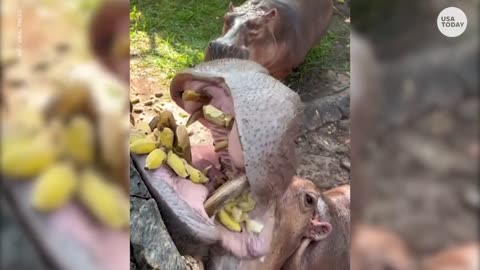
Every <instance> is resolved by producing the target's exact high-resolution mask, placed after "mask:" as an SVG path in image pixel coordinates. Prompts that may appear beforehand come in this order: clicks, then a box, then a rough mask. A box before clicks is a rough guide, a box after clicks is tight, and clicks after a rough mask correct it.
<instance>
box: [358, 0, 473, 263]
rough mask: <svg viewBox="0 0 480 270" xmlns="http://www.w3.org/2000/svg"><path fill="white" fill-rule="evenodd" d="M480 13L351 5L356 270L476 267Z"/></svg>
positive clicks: (439, 5)
mask: <svg viewBox="0 0 480 270" xmlns="http://www.w3.org/2000/svg"><path fill="white" fill-rule="evenodd" d="M478 5H479V2H478V1H395V0H392V1H361V0H358V1H353V2H352V7H351V12H352V25H353V28H354V32H355V33H354V34H355V38H352V43H351V46H352V51H351V65H352V70H351V72H352V79H351V83H352V103H351V107H352V188H353V195H352V196H353V199H352V200H353V202H352V218H353V220H352V221H353V224H354V230H355V231H354V232H355V233H354V236H353V247H352V269H478V267H479V257H478V256H479V255H478V254H479V250H478V243H479V242H478V225H479V223H478V222H479V217H478V211H479V208H480V194H479V189H478V188H479V186H478V185H479V182H478V181H479V173H478V172H479V171H478V164H479V162H478V159H479V153H480V147H479V123H480V122H479V119H478V118H479V99H478V97H479V96H478V95H479V88H478V87H479V84H478V78H479V77H478V74H479V66H478V64H479V62H478V60H479V59H478V57H479V53H478V52H479V51H478V48H479V47H478V42H479V39H478V10H479V9H478V7H479V6H478ZM452 6H453V7H458V8H460V9H461V10H463V11H464V12H465V14H466V16H467V19H468V25H467V28H466V31H465V32H464V33H463V34H462V35H461V36H459V37H456V38H451V37H450V38H449V37H446V36H444V35H443V34H441V33H440V31H439V29H438V28H437V17H438V15H439V13H440V12H441V11H442V10H443V9H444V8H447V7H452Z"/></svg>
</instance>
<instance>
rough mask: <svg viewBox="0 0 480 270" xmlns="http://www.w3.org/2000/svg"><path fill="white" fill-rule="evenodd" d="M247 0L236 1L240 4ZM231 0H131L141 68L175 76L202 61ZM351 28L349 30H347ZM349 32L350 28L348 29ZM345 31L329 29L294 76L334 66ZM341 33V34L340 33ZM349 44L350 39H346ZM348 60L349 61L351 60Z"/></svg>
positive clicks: (132, 29)
mask: <svg viewBox="0 0 480 270" xmlns="http://www.w3.org/2000/svg"><path fill="white" fill-rule="evenodd" d="M243 1H244V0H233V1H232V2H233V3H234V5H236V6H237V5H239V4H241V3H242V2H243ZM229 2H230V1H229V0H176V1H175V0H132V1H130V21H131V24H130V39H131V43H130V44H131V45H130V46H131V50H132V51H134V52H136V53H138V54H139V55H140V56H141V57H142V61H140V63H139V64H138V65H139V66H140V67H148V68H155V69H158V70H160V71H161V73H162V74H164V75H165V79H168V78H171V77H172V76H173V75H174V74H175V73H176V72H177V71H179V70H182V69H184V68H187V67H191V66H194V65H196V64H198V63H200V62H201V61H202V60H203V57H204V51H205V48H206V46H207V44H208V42H209V41H210V40H212V39H213V38H215V37H218V36H219V35H220V33H221V28H222V25H223V15H224V13H225V11H226V10H227V7H228V3H229ZM347 30H348V29H347ZM348 32H349V30H348ZM348 32H347V35H346V37H345V36H344V33H343V31H342V32H341V33H335V34H334V33H333V32H332V31H329V33H328V34H327V35H326V37H325V38H324V39H323V41H322V42H321V43H320V44H319V45H318V46H317V47H315V48H314V49H312V51H310V53H309V54H308V56H307V59H306V60H305V63H304V64H303V65H302V66H300V67H299V68H298V69H297V70H296V71H295V72H294V74H292V76H291V77H292V78H296V77H299V78H301V77H302V75H303V74H304V73H305V72H307V71H308V70H310V69H312V68H314V67H315V66H318V65H321V66H334V68H339V69H344V68H345V67H344V63H341V65H342V66H340V67H339V66H338V64H337V63H336V62H335V61H333V60H334V58H335V55H334V54H333V50H332V45H333V44H334V42H335V41H337V40H339V39H344V38H348ZM338 35H340V36H338ZM346 42H347V43H348V42H349V41H348V40H346ZM347 62H348V61H347Z"/></svg>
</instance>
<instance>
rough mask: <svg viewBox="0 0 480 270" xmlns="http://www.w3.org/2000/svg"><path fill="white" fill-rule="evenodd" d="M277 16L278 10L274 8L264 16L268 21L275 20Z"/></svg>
mask: <svg viewBox="0 0 480 270" xmlns="http://www.w3.org/2000/svg"><path fill="white" fill-rule="evenodd" d="M275 16H277V9H276V8H272V9H270V11H268V12H265V14H263V17H264V18H265V19H267V20H271V19H273V18H275Z"/></svg>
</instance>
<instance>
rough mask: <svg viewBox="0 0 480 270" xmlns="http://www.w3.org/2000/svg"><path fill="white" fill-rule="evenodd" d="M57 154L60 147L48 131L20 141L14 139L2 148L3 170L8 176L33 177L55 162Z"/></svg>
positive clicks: (1, 160)
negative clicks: (55, 143) (57, 147)
mask: <svg viewBox="0 0 480 270" xmlns="http://www.w3.org/2000/svg"><path fill="white" fill-rule="evenodd" d="M14 142H15V144H13V143H14ZM57 155H58V149H56V148H55V145H54V144H53V142H52V140H51V137H50V134H48V133H42V134H39V135H38V137H36V138H28V139H22V140H18V141H17V140H13V139H12V140H11V143H10V145H9V146H8V147H7V148H6V149H3V150H2V158H1V159H0V162H1V171H2V174H3V175H4V176H8V177H14V178H27V177H33V176H36V175H38V174H39V173H41V172H42V171H43V170H44V169H46V168H47V167H48V166H50V165H51V164H53V162H54V161H55V159H56V158H57Z"/></svg>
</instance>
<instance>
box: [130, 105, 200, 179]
mask: <svg viewBox="0 0 480 270" xmlns="http://www.w3.org/2000/svg"><path fill="white" fill-rule="evenodd" d="M130 152H132V153H134V154H139V155H142V154H147V158H146V159H145V169H146V170H154V169H157V168H159V167H161V166H162V165H163V164H167V165H168V166H169V167H170V168H171V169H172V170H173V171H174V172H175V173H176V174H177V175H178V176H180V177H182V178H187V179H190V180H191V181H192V182H194V183H196V184H205V183H207V182H208V181H209V179H208V178H207V177H206V176H205V175H206V172H202V171H200V170H197V169H196V168H194V167H193V166H192V165H191V163H192V152H191V146H190V139H189V136H188V132H187V128H186V127H185V126H183V125H177V123H176V122H175V118H174V117H173V114H172V113H171V112H170V111H168V110H164V111H161V112H158V113H157V115H156V116H155V117H154V118H153V119H152V120H151V121H150V122H149V123H148V124H147V123H146V122H142V121H140V122H138V123H137V124H136V125H135V127H134V130H133V132H132V133H131V134H130Z"/></svg>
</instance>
